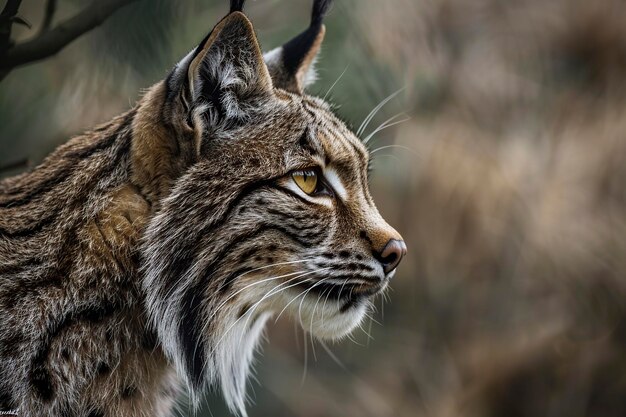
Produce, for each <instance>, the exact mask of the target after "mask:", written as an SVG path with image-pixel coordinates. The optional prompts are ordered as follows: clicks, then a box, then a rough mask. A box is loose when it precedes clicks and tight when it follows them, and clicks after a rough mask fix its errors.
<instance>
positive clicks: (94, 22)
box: [0, 0, 136, 79]
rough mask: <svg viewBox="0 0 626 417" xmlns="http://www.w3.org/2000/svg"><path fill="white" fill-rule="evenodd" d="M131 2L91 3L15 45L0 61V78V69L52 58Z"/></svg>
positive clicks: (7, 69) (118, 0)
mask: <svg viewBox="0 0 626 417" xmlns="http://www.w3.org/2000/svg"><path fill="white" fill-rule="evenodd" d="M133 1H136V0H94V1H93V2H92V3H91V5H90V6H88V7H87V8H85V9H84V10H83V11H81V12H79V13H78V14H77V15H76V16H74V17H72V18H70V19H68V20H66V21H64V22H63V23H60V24H59V25H58V26H56V27H55V28H54V29H51V30H49V31H47V32H44V33H42V34H41V35H39V36H37V37H36V38H35V39H33V40H30V41H27V42H24V43H22V44H19V45H15V46H14V47H12V48H10V49H9V50H8V51H7V52H6V54H5V56H4V57H1V58H0V61H1V62H0V79H1V76H2V72H3V71H2V70H4V71H6V73H8V72H9V71H11V69H13V68H15V67H17V66H20V65H24V64H28V63H31V62H34V61H39V60H41V59H44V58H48V57H50V56H52V55H55V54H56V53H57V52H59V51H60V50H61V49H63V48H64V47H65V46H67V45H68V44H69V43H71V42H72V41H74V40H75V39H76V38H78V37H79V36H80V35H82V34H83V33H85V32H88V31H90V30H91V29H93V28H95V27H96V26H99V25H100V24H102V22H104V21H105V20H106V19H107V18H108V17H109V16H111V15H112V14H113V13H115V12H116V11H117V10H118V9H120V8H121V7H124V6H126V5H127V4H129V3H132V2H133ZM4 75H6V74H4Z"/></svg>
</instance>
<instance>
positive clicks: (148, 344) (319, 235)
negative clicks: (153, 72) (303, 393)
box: [0, 0, 406, 417]
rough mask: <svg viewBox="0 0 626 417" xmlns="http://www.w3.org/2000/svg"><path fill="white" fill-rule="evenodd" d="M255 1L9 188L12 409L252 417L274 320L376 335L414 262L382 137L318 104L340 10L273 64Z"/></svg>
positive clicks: (5, 290)
mask: <svg viewBox="0 0 626 417" xmlns="http://www.w3.org/2000/svg"><path fill="white" fill-rule="evenodd" d="M243 3H244V2H243V1H242V0H239V1H231V4H230V8H231V10H230V12H229V14H228V15H227V16H226V17H224V18H223V19H222V20H221V21H220V22H219V23H218V24H217V25H216V26H215V27H214V28H213V30H212V31H211V32H210V33H209V35H208V36H207V37H206V38H205V39H204V40H203V41H202V42H201V43H200V44H199V45H198V46H197V47H196V48H195V49H194V50H192V51H191V52H190V53H189V54H188V55H187V56H185V57H184V58H183V59H182V60H181V61H180V62H179V63H178V64H177V65H176V66H175V67H174V69H173V70H172V71H171V72H170V74H169V75H168V77H167V78H166V79H165V80H163V81H161V82H159V83H157V84H156V85H154V86H152V87H151V88H150V89H149V90H148V91H147V93H146V94H145V95H144V96H143V98H141V100H140V101H139V102H138V103H137V105H136V106H135V107H134V108H133V109H131V110H129V111H128V112H127V113H125V114H123V115H121V116H119V117H116V118H115V119H113V120H111V121H110V122H108V123H106V124H103V125H101V126H99V127H97V128H95V129H94V130H92V131H90V132H87V133H85V134H83V135H80V136H78V137H75V138H73V139H71V140H70V141H69V142H67V143H66V144H65V145H63V146H61V147H59V148H58V149H57V150H56V151H54V152H53V153H52V154H51V155H50V156H49V157H47V158H46V159H45V160H44V162H43V163H42V164H41V165H39V166H38V167H36V168H35V169H34V170H32V171H31V172H28V173H25V174H22V175H19V176H16V177H12V178H8V179H5V180H3V181H2V182H0V410H2V411H9V410H19V415H20V416H23V417H120V416H121V417H135V416H145V417H165V416H171V415H173V408H174V406H175V402H176V398H177V397H178V395H179V392H180V391H181V390H183V389H186V390H188V392H189V393H190V396H191V398H192V400H193V401H194V402H195V403H196V404H197V402H198V398H199V397H200V395H201V394H202V392H203V391H204V390H205V389H206V388H208V387H209V386H216V387H219V388H221V391H222V392H223V395H224V398H225V399H226V402H227V403H228V405H229V406H230V408H231V410H233V412H235V413H238V414H239V415H241V416H245V415H246V410H245V406H246V404H245V403H246V392H245V391H246V379H247V376H248V371H249V365H250V362H251V360H252V358H253V354H254V351H255V348H256V345H257V341H258V339H259V336H260V335H261V333H262V332H263V328H264V325H265V322H266V321H267V319H268V318H269V317H271V316H277V315H278V314H281V313H284V314H285V315H288V316H291V317H292V319H293V320H296V321H299V322H300V323H301V324H302V326H303V327H304V328H305V329H306V330H310V331H312V333H313V334H314V335H315V336H316V337H318V338H322V339H337V338H341V337H342V336H345V335H346V334H348V333H349V332H350V331H351V330H352V329H353V328H354V327H355V326H357V325H358V324H359V322H360V321H361V319H362V318H363V316H364V315H365V314H366V311H367V309H368V307H369V305H370V303H371V299H372V297H374V296H376V295H377V294H380V293H381V292H382V291H384V290H385V288H386V287H387V285H388V283H389V280H390V279H391V277H392V276H393V274H394V272H395V269H396V267H397V266H398V263H399V262H400V260H401V258H402V257H403V256H404V255H405V254H406V246H405V244H404V242H403V240H402V238H401V236H400V235H399V234H398V233H397V232H396V231H395V230H394V229H393V228H392V227H390V226H389V225H388V224H387V223H386V222H385V221H384V220H383V219H382V217H381V216H380V214H379V213H378V211H377V209H376V207H375V205H374V202H373V201H372V197H371V196H370V193H369V190H368V180H367V175H368V161H369V155H368V151H367V149H366V148H365V146H364V145H363V144H362V143H361V141H360V140H359V139H358V138H357V137H356V136H355V134H354V133H353V132H352V131H351V130H350V129H349V128H348V127H346V125H345V124H344V123H343V122H342V121H341V120H339V119H338V118H337V117H336V116H335V115H334V114H333V112H332V111H331V109H330V107H329V105H328V104H327V103H326V102H325V101H324V100H321V99H319V98H316V97H312V96H309V95H307V94H306V93H305V88H306V87H307V85H309V83H311V82H313V81H314V79H315V74H314V70H313V63H314V62H315V60H316V57H317V54H318V52H319V50H320V45H321V43H322V39H323V37H324V31H325V29H324V26H323V24H322V19H323V17H324V15H325V14H326V11H327V10H328V7H329V3H330V2H329V1H324V0H315V1H314V4H313V11H312V20H311V23H310V26H309V27H308V29H306V30H305V31H304V32H302V33H301V34H300V35H298V36H296V37H295V38H294V39H292V40H290V41H289V42H287V43H286V44H284V45H283V46H281V47H279V48H277V49H274V50H272V51H270V52H267V53H266V54H263V53H262V52H261V48H260V46H259V43H258V41H257V38H256V36H255V32H254V29H253V27H252V24H251V23H250V21H249V20H248V18H247V17H246V16H245V15H244V14H243V12H242V10H243Z"/></svg>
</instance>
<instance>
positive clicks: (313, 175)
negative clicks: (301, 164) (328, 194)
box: [291, 169, 318, 195]
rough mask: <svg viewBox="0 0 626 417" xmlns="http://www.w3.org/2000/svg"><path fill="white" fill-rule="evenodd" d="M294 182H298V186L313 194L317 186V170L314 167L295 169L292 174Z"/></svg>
mask: <svg viewBox="0 0 626 417" xmlns="http://www.w3.org/2000/svg"><path fill="white" fill-rule="evenodd" d="M291 178H293V180H294V182H295V183H296V184H298V187H300V189H301V190H302V191H304V192H305V193H306V194H309V195H311V194H313V192H315V190H316V188H317V181H318V177H317V172H315V171H314V170H312V169H306V170H302V171H295V172H294V173H293V174H291Z"/></svg>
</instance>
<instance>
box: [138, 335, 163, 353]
mask: <svg viewBox="0 0 626 417" xmlns="http://www.w3.org/2000/svg"><path fill="white" fill-rule="evenodd" d="M158 345H159V338H158V337H157V334H156V333H155V332H154V331H151V330H148V331H146V332H145V333H144V334H143V337H142V338H141V347H142V348H144V349H145V350H147V351H153V350H155V349H156V348H157V346H158Z"/></svg>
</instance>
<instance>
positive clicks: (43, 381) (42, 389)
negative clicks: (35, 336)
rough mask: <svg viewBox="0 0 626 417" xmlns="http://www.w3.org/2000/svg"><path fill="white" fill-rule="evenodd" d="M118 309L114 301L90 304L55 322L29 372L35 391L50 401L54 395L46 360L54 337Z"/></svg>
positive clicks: (94, 321) (45, 336)
mask: <svg viewBox="0 0 626 417" xmlns="http://www.w3.org/2000/svg"><path fill="white" fill-rule="evenodd" d="M116 310H117V306H116V305H115V304H113V303H107V304H104V305H100V306H88V307H85V308H83V309H82V310H79V311H70V312H69V313H67V314H66V315H65V316H64V317H62V318H61V319H60V320H58V321H56V322H53V323H52V324H51V325H50V326H49V328H48V329H47V331H46V332H45V333H44V336H43V341H42V342H41V344H40V346H39V349H38V350H37V353H36V354H35V356H34V358H33V362H32V365H31V369H30V372H29V380H30V384H31V386H32V387H33V390H34V391H35V393H36V394H37V395H38V396H39V397H40V398H41V399H42V400H43V401H46V402H47V401H50V400H51V399H52V398H53V397H54V387H53V384H52V380H51V376H50V373H49V371H48V369H47V367H46V361H47V360H48V356H49V353H50V347H51V345H52V342H53V341H54V339H55V338H56V337H57V336H58V335H59V334H60V333H61V332H62V331H63V330H64V329H66V328H68V327H70V326H72V325H74V324H75V323H78V322H81V321H87V322H90V323H97V322H99V321H101V320H103V319H104V318H105V317H109V316H112V315H113V313H114V312H115V311H116Z"/></svg>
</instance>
